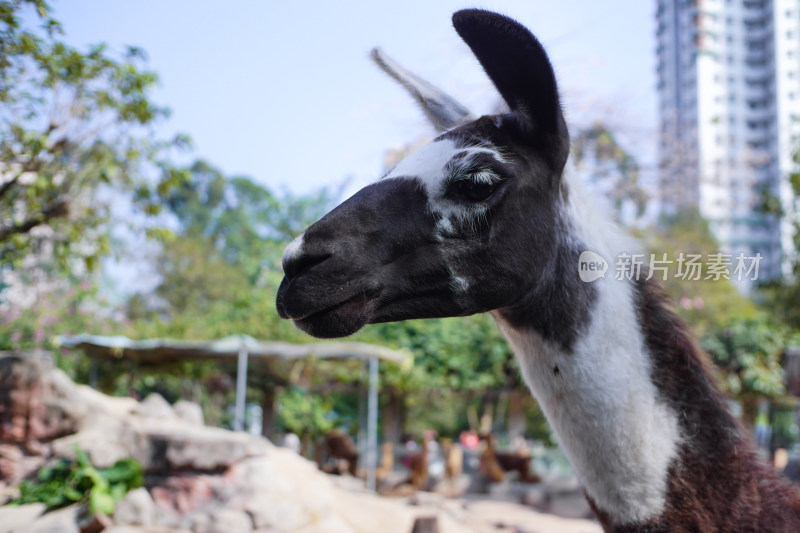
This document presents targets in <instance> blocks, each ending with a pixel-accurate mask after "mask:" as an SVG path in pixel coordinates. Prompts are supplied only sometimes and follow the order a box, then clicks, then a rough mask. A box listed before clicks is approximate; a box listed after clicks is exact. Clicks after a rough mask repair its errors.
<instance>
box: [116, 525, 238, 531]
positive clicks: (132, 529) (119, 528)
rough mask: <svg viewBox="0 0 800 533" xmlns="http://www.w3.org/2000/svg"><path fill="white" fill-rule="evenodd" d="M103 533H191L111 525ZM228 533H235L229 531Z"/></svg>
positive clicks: (169, 529)
mask: <svg viewBox="0 0 800 533" xmlns="http://www.w3.org/2000/svg"><path fill="white" fill-rule="evenodd" d="M103 533H191V532H190V531H189V530H188V529H176V528H173V527H161V526H150V527H143V526H117V525H113V526H111V527H108V528H106V529H104V530H103ZM230 533H236V532H234V531H231V532H230Z"/></svg>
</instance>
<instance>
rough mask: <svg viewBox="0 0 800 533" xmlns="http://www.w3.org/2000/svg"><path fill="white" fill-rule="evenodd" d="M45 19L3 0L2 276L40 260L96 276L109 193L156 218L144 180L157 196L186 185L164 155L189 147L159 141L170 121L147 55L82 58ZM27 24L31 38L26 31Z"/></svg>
mask: <svg viewBox="0 0 800 533" xmlns="http://www.w3.org/2000/svg"><path fill="white" fill-rule="evenodd" d="M49 12H50V9H49V6H48V5H47V3H45V2H44V1H43V0H0V268H5V269H9V268H19V267H20V265H21V263H22V261H23V259H25V258H26V257H28V256H29V254H31V252H34V253H36V254H39V255H42V254H43V255H47V256H48V257H51V258H52V259H53V260H54V261H55V262H57V263H59V264H60V265H61V266H62V267H64V268H67V266H68V264H69V266H72V264H74V260H76V259H77V260H79V261H82V262H83V263H84V264H85V266H86V268H87V269H88V270H90V271H91V270H93V269H94V268H95V267H96V265H97V261H98V259H99V258H100V257H102V256H103V255H105V254H107V253H109V251H110V240H109V232H108V228H107V226H106V225H105V222H106V221H107V220H108V216H109V209H108V204H109V203H110V201H103V202H100V201H97V198H98V196H99V195H100V194H102V192H103V191H104V190H106V189H104V186H108V187H113V188H114V189H116V190H125V191H135V200H136V202H135V204H136V205H137V206H138V207H139V208H140V209H141V211H142V212H144V213H148V214H155V213H156V212H157V210H158V205H157V204H154V203H152V202H151V201H150V200H151V197H152V194H153V192H154V188H155V187H154V185H153V183H154V181H156V180H155V179H153V180H147V179H145V174H146V172H147V171H148V169H149V170H150V171H151V172H156V173H157V174H158V175H157V176H155V178H157V181H158V182H159V183H158V188H160V189H161V190H166V189H168V188H169V187H170V186H171V185H172V184H174V183H176V182H178V181H180V180H181V179H182V177H183V175H182V173H181V172H180V171H177V170H176V169H175V168H174V167H172V165H171V164H170V163H169V160H168V159H167V158H165V153H166V152H168V151H169V150H170V149H172V148H175V147H182V146H185V145H187V144H188V139H187V138H186V137H184V136H178V137H176V138H175V139H171V140H160V139H158V138H157V137H156V136H155V134H154V132H153V129H152V126H153V125H154V124H155V123H156V122H158V120H159V119H161V118H163V117H165V116H166V115H167V113H168V112H167V109H166V108H164V107H160V106H158V105H156V104H155V103H154V102H153V101H152V100H151V98H150V94H151V92H152V89H153V88H154V86H155V83H156V81H157V77H156V75H155V73H153V72H151V71H149V70H147V69H146V68H145V61H146V58H145V55H144V53H143V52H142V50H140V49H138V48H134V47H131V48H128V49H127V50H126V52H125V53H124V54H123V55H122V57H121V58H119V59H117V58H115V57H114V55H113V54H111V53H110V52H109V51H108V50H107V48H106V47H105V45H96V46H92V47H90V48H89V49H88V50H85V51H81V50H79V49H77V48H75V47H73V46H70V45H69V44H67V43H65V42H64V41H62V40H61V36H62V30H61V25H60V24H59V22H58V21H57V20H55V19H54V18H52V17H51V16H50V14H49ZM31 19H33V20H34V21H35V22H38V24H39V27H38V28H37V29H35V30H30V29H26V28H25V27H24V24H23V23H24V22H25V21H30V20H31ZM148 165H149V166H148Z"/></svg>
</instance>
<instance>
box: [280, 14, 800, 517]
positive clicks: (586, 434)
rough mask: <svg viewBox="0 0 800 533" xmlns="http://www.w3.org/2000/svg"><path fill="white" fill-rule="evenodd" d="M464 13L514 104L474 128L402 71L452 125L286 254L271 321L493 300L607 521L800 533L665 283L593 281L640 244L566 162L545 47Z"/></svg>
mask: <svg viewBox="0 0 800 533" xmlns="http://www.w3.org/2000/svg"><path fill="white" fill-rule="evenodd" d="M453 24H454V26H455V29H456V31H457V32H458V33H459V35H460V36H461V37H462V38H463V39H464V41H465V42H466V43H467V44H468V45H469V47H470V48H471V49H472V51H473V52H474V54H475V56H476V57H477V58H478V60H479V61H480V63H481V65H482V66H483V68H484V69H485V71H486V73H487V74H488V75H489V78H490V79H491V80H492V82H493V83H494V85H495V86H496V87H497V89H498V91H499V92H500V94H501V96H502V97H503V99H504V100H505V102H506V103H507V104H508V107H509V112H508V113H504V114H500V115H494V116H485V117H481V118H479V119H476V120H471V121H465V117H466V116H467V115H465V114H464V112H462V111H463V109H462V110H458V109H456V111H453V107H452V101H450V100H448V99H445V98H437V97H436V94H437V90H435V88H433V87H432V86H431V85H430V84H427V82H424V83H423V85H420V83H421V80H419V78H415V77H414V78H410V77H408V75H405V74H404V72H403V71H402V70H399V69H398V68H397V66H396V64H391V65H392V68H393V70H394V71H395V73H397V72H399V74H398V75H397V76H395V77H398V76H399V77H401V78H403V80H404V81H405V82H404V85H405V86H406V87H407V88H409V90H410V91H411V93H412V95H414V96H415V98H416V99H417V100H418V101H419V102H420V104H421V105H422V106H423V108H425V109H426V110H428V111H426V112H427V114H428V116H429V117H430V116H431V115H435V119H434V118H432V121H433V123H434V125H435V126H436V127H438V128H439V129H440V130H442V131H443V133H442V134H441V135H440V136H439V137H437V138H436V139H435V140H434V141H432V142H431V143H430V144H428V145H426V146H424V147H422V148H421V149H420V150H419V151H417V152H416V153H414V154H412V155H410V156H409V157H408V158H407V159H405V160H403V161H402V162H400V164H398V165H397V167H395V168H394V169H393V170H392V171H390V172H389V173H388V174H387V175H386V176H385V177H384V178H383V179H381V180H379V181H378V182H376V183H374V184H372V185H369V186H367V187H365V188H364V189H363V190H361V191H360V192H358V193H357V194H355V195H354V196H353V197H351V198H350V199H348V200H346V201H345V202H344V203H342V204H341V205H340V206H339V207H337V208H335V209H334V210H333V211H331V212H330V213H328V214H327V215H325V216H324V217H323V218H322V219H321V220H320V221H319V222H317V223H316V224H314V225H312V226H311V227H310V228H308V230H307V231H306V232H305V233H304V234H303V235H301V236H300V237H298V239H297V240H295V241H294V242H293V243H292V244H291V245H290V246H289V247H288V248H287V250H286V252H285V253H284V258H283V265H284V271H285V274H286V276H285V279H284V280H283V282H282V284H281V287H280V289H279V293H278V298H277V309H278V313H279V314H280V315H281V316H282V317H284V318H289V319H291V320H293V321H294V323H295V324H296V325H297V326H298V327H299V328H301V329H302V330H304V331H306V332H308V333H309V334H311V335H315V336H318V337H337V336H344V335H349V334H352V333H354V332H355V331H357V330H358V329H360V328H361V327H362V326H364V325H365V324H367V323H377V322H387V321H395V320H404V319H410V318H433V317H448V316H465V315H471V314H474V313H482V312H490V313H491V314H492V316H494V318H495V319H496V321H497V323H498V325H499V327H500V329H501V330H502V331H503V333H504V335H505V336H506V338H507V339H508V340H509V342H510V343H511V345H512V346H513V348H514V352H515V354H516V356H517V357H518V359H519V361H520V366H521V368H522V372H523V376H524V378H525V381H526V383H527V384H528V385H529V387H530V389H531V391H532V392H533V394H534V396H535V397H536V399H537V400H538V402H539V404H540V405H541V407H542V409H543V411H544V413H545V414H546V415H547V418H548V420H549V422H550V424H551V425H552V427H553V429H554V431H555V432H556V434H557V435H558V438H559V441H560V444H561V446H562V447H563V449H564V451H565V453H566V454H567V456H568V457H569V459H570V461H571V462H572V464H573V465H574V467H575V471H576V472H577V474H578V476H579V478H580V480H581V482H582V483H583V486H584V488H585V491H586V494H587V497H588V499H589V501H590V503H591V505H592V506H593V509H594V510H595V512H596V514H597V516H598V518H599V519H600V521H601V523H602V524H603V526H604V528H605V529H606V530H607V531H631V532H641V531H664V532H667V531H669V532H672V531H703V532H705V531H793V532H794V531H800V503H798V502H800V498H799V497H798V494H797V492H796V491H795V490H794V489H792V488H790V487H788V486H787V485H786V484H785V483H783V482H782V481H780V480H778V478H777V477H776V475H775V474H774V473H773V472H772V471H771V470H769V469H768V468H767V467H766V466H765V465H762V464H761V463H760V462H758V461H757V460H756V459H755V455H754V453H753V449H752V447H751V445H750V443H749V441H748V440H747V439H746V438H745V437H744V436H743V432H742V431H741V430H740V428H739V426H738V425H737V423H736V422H735V421H734V419H733V418H732V417H731V416H730V415H729V414H728V412H727V410H726V408H725V402H724V399H723V398H722V397H721V396H720V394H719V392H718V391H717V389H716V388H715V386H714V384H713V380H712V378H711V377H710V373H709V372H708V370H707V369H706V366H705V363H704V359H703V357H702V355H701V354H700V353H699V351H698V350H697V348H696V347H695V345H694V342H693V341H692V338H691V335H690V334H689V333H688V332H687V331H686V328H685V327H684V326H683V324H682V323H681V322H680V321H679V320H678V319H677V318H676V317H675V315H674V314H672V313H671V311H669V309H668V308H667V306H666V305H665V303H664V301H665V300H664V298H663V296H662V295H661V294H660V292H659V290H658V288H657V287H656V286H655V285H654V284H653V282H650V281H647V282H645V281H633V280H621V281H620V280H616V279H614V276H607V277H605V278H600V279H598V280H597V281H595V282H593V283H584V282H582V281H581V280H580V278H579V276H578V257H579V255H580V253H581V252H582V251H584V250H591V251H594V252H595V253H598V254H600V255H601V256H604V257H606V258H613V257H615V256H616V255H617V253H619V252H623V251H624V252H628V253H634V252H636V247H637V244H636V242H635V241H633V240H632V239H629V238H628V237H626V236H625V235H624V234H623V233H622V232H620V231H619V229H618V228H617V227H616V226H615V224H614V223H613V222H612V221H611V218H610V217H608V216H606V215H604V214H602V213H599V212H598V211H597V210H596V209H595V208H594V207H593V203H592V202H591V200H590V199H589V198H588V197H587V194H586V193H585V191H584V190H583V188H582V187H581V185H580V183H579V182H578V181H577V180H572V179H571V178H570V177H569V176H567V175H565V173H564V166H565V163H566V161H567V157H568V154H569V134H568V132H567V127H566V124H565V121H564V117H563V114H562V110H561V104H560V101H559V94H558V90H557V87H556V81H555V76H554V74H553V70H552V68H551V66H550V63H549V60H548V58H547V55H546V54H545V52H544V49H543V48H542V47H541V45H540V44H539V42H538V41H537V40H536V38H535V37H534V36H533V35H532V34H531V33H530V32H529V31H528V30H527V29H526V28H524V27H523V26H521V25H520V24H519V23H517V22H515V21H513V20H511V19H509V18H507V17H504V16H501V15H497V14H495V13H490V12H487V11H482V10H464V11H459V12H457V13H456V14H455V15H454V16H453ZM393 75H394V74H393ZM403 80H401V81H403ZM409 86H411V87H409ZM414 86H417V87H422V89H423V90H422V91H419V90H418V91H416V93H415V91H414V90H413V87H414ZM423 93H424V95H425V98H422V97H420V96H419V94H423ZM448 98H449V97H448ZM426 100H427V101H428V103H426ZM433 100H436V101H437V102H438V103H437V104H436V105H431V104H430V101H433ZM443 109H444V110H445V111H442V110H443ZM448 117H449V118H448Z"/></svg>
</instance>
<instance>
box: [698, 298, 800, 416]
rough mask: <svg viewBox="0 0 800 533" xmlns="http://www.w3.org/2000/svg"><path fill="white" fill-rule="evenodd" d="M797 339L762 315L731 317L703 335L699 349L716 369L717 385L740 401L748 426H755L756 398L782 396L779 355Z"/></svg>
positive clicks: (784, 392) (781, 373)
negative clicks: (723, 323) (727, 321)
mask: <svg viewBox="0 0 800 533" xmlns="http://www.w3.org/2000/svg"><path fill="white" fill-rule="evenodd" d="M798 340H800V339H799V338H798V337H797V336H796V335H794V336H792V335H791V333H790V330H789V328H787V327H786V326H783V325H781V324H779V323H776V321H775V320H774V319H772V318H770V317H769V316H767V315H766V314H764V313H759V314H757V315H755V316H752V317H735V318H733V319H732V320H731V321H730V322H729V323H728V324H726V325H725V326H724V327H717V328H714V329H713V330H710V331H708V332H706V334H705V335H703V337H702V346H703V349H705V350H706V352H708V354H709V355H710V356H711V358H712V360H713V361H714V364H715V365H716V366H717V369H718V374H717V377H718V381H719V383H720V386H721V387H722V390H723V391H725V392H726V393H728V394H730V395H731V396H732V397H734V398H737V399H738V400H739V401H740V402H741V404H742V419H743V421H744V423H745V424H746V425H747V426H748V427H753V425H754V424H755V419H756V414H757V408H758V402H759V399H761V398H772V399H775V398H780V397H781V396H783V395H785V394H786V388H785V386H784V379H783V378H784V372H783V368H782V367H781V356H782V355H783V353H784V352H785V350H786V348H787V347H788V346H789V345H791V343H793V342H794V343H797V342H798Z"/></svg>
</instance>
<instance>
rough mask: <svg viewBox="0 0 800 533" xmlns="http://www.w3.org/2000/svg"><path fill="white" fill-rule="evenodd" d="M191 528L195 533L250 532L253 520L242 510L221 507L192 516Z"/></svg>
mask: <svg viewBox="0 0 800 533" xmlns="http://www.w3.org/2000/svg"><path fill="white" fill-rule="evenodd" d="M190 529H191V530H192V532H193V533H232V532H236V533H249V532H250V531H252V530H253V520H252V519H251V518H250V515H248V514H247V513H246V512H244V511H242V510H239V509H224V508H221V509H214V510H213V511H211V512H209V513H198V514H197V515H196V516H194V517H192V520H191V528H190Z"/></svg>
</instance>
